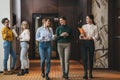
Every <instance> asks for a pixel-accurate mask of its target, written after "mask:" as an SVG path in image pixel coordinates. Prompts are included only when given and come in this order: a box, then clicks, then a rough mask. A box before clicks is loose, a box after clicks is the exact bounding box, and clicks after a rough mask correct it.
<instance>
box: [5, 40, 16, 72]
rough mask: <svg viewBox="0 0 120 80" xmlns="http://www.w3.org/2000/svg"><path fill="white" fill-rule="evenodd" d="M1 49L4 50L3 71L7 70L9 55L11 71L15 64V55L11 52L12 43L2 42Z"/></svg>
mask: <svg viewBox="0 0 120 80" xmlns="http://www.w3.org/2000/svg"><path fill="white" fill-rule="evenodd" d="M3 48H4V62H3V63H4V70H6V69H7V61H8V58H9V54H10V55H11V56H12V64H11V66H10V67H11V69H14V66H15V62H16V54H15V52H14V51H13V47H12V42H10V41H7V40H5V41H4V42H3Z"/></svg>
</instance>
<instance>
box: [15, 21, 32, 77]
mask: <svg viewBox="0 0 120 80" xmlns="http://www.w3.org/2000/svg"><path fill="white" fill-rule="evenodd" d="M18 39H19V40H20V47H21V51H20V61H21V71H20V72H19V73H18V74H17V76H22V75H24V74H27V73H29V58H28V49H29V41H30V31H29V25H28V22H27V21H23V22H22V24H21V34H20V36H19V37H18Z"/></svg>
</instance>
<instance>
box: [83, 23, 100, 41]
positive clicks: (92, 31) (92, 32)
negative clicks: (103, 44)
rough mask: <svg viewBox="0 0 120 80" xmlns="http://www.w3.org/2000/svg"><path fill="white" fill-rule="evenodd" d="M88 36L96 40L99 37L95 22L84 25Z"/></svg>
mask: <svg viewBox="0 0 120 80" xmlns="http://www.w3.org/2000/svg"><path fill="white" fill-rule="evenodd" d="M82 28H83V30H84V32H85V34H86V36H87V37H92V38H93V39H94V41H96V40H97V39H98V29H97V26H96V25H94V24H91V25H90V24H85V25H83V26H82Z"/></svg>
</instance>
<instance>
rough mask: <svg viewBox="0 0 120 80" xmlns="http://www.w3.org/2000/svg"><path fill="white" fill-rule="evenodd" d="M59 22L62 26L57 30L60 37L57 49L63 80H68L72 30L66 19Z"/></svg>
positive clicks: (63, 18) (60, 19)
mask: <svg viewBox="0 0 120 80" xmlns="http://www.w3.org/2000/svg"><path fill="white" fill-rule="evenodd" d="M59 22H60V26H59V27H57V29H56V36H57V37H58V38H57V49H58V53H59V57H60V63H61V66H62V72H63V78H65V79H68V74H69V59H70V48H71V39H72V30H71V28H70V27H69V26H68V25H67V19H66V17H60V18H59Z"/></svg>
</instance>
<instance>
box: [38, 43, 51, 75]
mask: <svg viewBox="0 0 120 80" xmlns="http://www.w3.org/2000/svg"><path fill="white" fill-rule="evenodd" d="M51 49H52V47H51V42H50V41H49V42H40V43H39V54H40V58H41V68H42V72H44V67H45V60H46V74H48V73H49V72H50V64H51V63H50V58H51Z"/></svg>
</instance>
